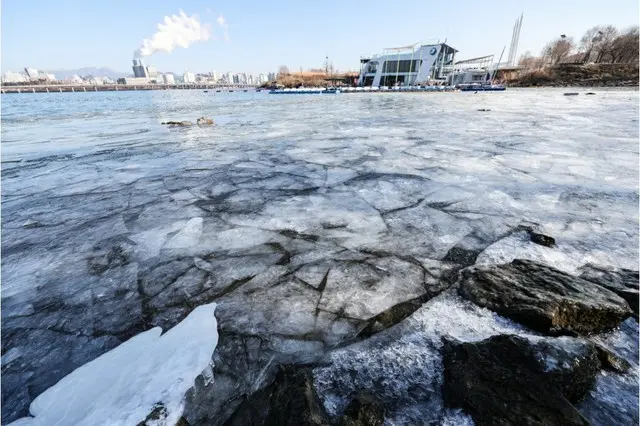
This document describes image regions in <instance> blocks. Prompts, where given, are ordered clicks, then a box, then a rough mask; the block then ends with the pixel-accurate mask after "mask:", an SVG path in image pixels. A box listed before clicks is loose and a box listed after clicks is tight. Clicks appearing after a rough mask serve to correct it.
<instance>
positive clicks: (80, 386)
mask: <svg viewBox="0 0 640 426" xmlns="http://www.w3.org/2000/svg"><path fill="white" fill-rule="evenodd" d="M215 308H216V304H215V303H211V304H209V305H202V306H199V307H197V308H196V309H194V310H193V312H191V314H189V316H187V318H185V319H184V320H183V321H182V322H180V323H179V324H178V325H176V326H175V327H173V328H172V329H171V330H169V331H167V332H166V333H164V334H162V335H161V333H162V329H161V328H160V327H155V328H153V329H151V330H149V331H145V332H143V333H140V334H138V335H137V336H134V337H132V338H131V339H129V340H127V341H126V342H124V343H123V344H121V345H120V346H118V347H116V348H115V349H113V350H111V351H109V352H107V353H105V354H104V355H102V356H100V357H98V358H96V359H95V360H93V361H91V362H88V363H87V364H85V365H83V366H81V367H79V368H77V369H76V370H74V371H73V372H72V373H70V374H68V375H67V376H65V377H64V378H63V379H62V380H60V381H59V382H58V383H57V384H55V385H54V386H52V387H50V388H49V389H47V390H46V391H45V392H43V393H42V394H40V396H38V397H37V398H36V399H35V400H34V401H33V402H32V403H31V406H30V409H29V411H30V412H31V415H33V416H34V417H31V418H28V417H27V418H23V419H20V420H18V421H16V422H14V423H12V425H14V426H15V425H29V426H36V425H43V426H45V425H46V426H53V425H58V426H63V425H87V426H93V425H135V424H138V423H139V422H141V421H143V420H144V419H145V418H146V416H147V415H148V414H149V413H150V412H151V411H152V410H153V408H154V405H156V404H157V403H161V404H162V405H163V406H164V407H165V409H166V413H167V416H166V418H164V419H161V421H160V422H159V423H158V424H166V425H174V424H176V422H177V421H178V419H179V418H180V416H181V415H182V410H183V408H184V401H183V398H184V394H185V393H186V391H187V390H188V389H189V388H191V387H192V386H193V384H194V381H195V379H196V377H197V376H198V375H199V374H200V373H202V372H203V370H205V369H206V368H208V366H209V363H210V362H211V356H212V354H213V351H214V349H215V348H216V345H217V344H218V333H217V321H216V318H215V316H214V311H215Z"/></svg>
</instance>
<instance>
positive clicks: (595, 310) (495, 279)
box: [459, 260, 631, 334]
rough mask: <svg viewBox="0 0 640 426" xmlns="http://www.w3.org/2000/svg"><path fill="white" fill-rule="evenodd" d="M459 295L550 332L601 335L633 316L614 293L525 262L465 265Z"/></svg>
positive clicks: (534, 263)
mask: <svg viewBox="0 0 640 426" xmlns="http://www.w3.org/2000/svg"><path fill="white" fill-rule="evenodd" d="M459 293H460V295H461V296H463V297H465V298H467V299H469V300H471V301H473V302H474V303H477V304H478V305H480V306H484V307H486V308H488V309H491V310H493V311H495V312H497V313H499V314H500V315H504V316H507V317H509V318H512V319H514V320H515V321H518V322H521V323H523V324H524V325H526V326H528V327H530V328H531V329H533V330H536V331H541V332H544V333H550V334H567V333H580V334H589V333H599V332H602V331H606V330H608V329H612V328H615V327H617V326H618V325H619V324H620V323H621V322H622V321H623V320H624V319H625V318H627V317H628V316H630V315H631V309H630V308H629V305H628V304H627V302H626V301H625V300H624V299H622V298H620V297H619V296H618V295H616V294H615V293H613V292H612V291H609V290H607V289H606V288H604V287H601V286H599V285H596V284H594V283H592V282H591V281H587V280H584V279H581V278H577V277H575V276H571V275H569V274H566V273H564V272H561V271H559V270H557V269H555V268H551V267H549V266H546V265H542V264H539V263H536V262H532V261H528V260H514V261H513V262H511V263H510V264H506V265H497V266H488V267H472V268H469V269H466V270H464V271H463V272H462V277H461V280H460V287H459Z"/></svg>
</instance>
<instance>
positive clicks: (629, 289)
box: [580, 264, 640, 317]
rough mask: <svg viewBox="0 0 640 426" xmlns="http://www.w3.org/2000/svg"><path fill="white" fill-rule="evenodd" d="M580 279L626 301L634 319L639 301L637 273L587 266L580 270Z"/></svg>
mask: <svg viewBox="0 0 640 426" xmlns="http://www.w3.org/2000/svg"><path fill="white" fill-rule="evenodd" d="M580 278H583V279H585V280H589V281H592V282H594V283H596V284H598V285H601V286H603V287H605V288H607V289H609V290H611V291H613V292H614V293H616V294H617V295H618V296H620V297H622V298H623V299H624V300H626V301H627V303H628V304H629V306H631V309H633V312H634V313H635V315H636V317H637V316H638V303H639V301H640V291H639V288H640V287H639V286H640V277H639V276H638V271H632V270H630V269H624V268H605V267H601V266H597V265H592V264H587V265H584V266H582V267H581V268H580Z"/></svg>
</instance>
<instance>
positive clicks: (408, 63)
mask: <svg viewBox="0 0 640 426" xmlns="http://www.w3.org/2000/svg"><path fill="white" fill-rule="evenodd" d="M456 52H457V50H456V49H454V48H453V47H451V46H449V45H447V44H446V43H437V44H422V43H416V44H413V45H409V46H404V47H395V48H388V49H384V51H383V53H382V54H381V55H374V56H371V57H367V58H361V59H360V64H361V68H362V70H361V72H360V77H359V78H358V86H374V87H378V86H395V85H402V86H414V85H419V84H425V83H427V82H428V81H430V80H442V79H444V78H445V77H446V72H447V70H448V69H450V66H451V65H452V64H453V61H454V58H455V54H456Z"/></svg>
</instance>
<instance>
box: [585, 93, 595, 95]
mask: <svg viewBox="0 0 640 426" xmlns="http://www.w3.org/2000/svg"><path fill="white" fill-rule="evenodd" d="M585 95H595V93H593V92H587V93H585Z"/></svg>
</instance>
